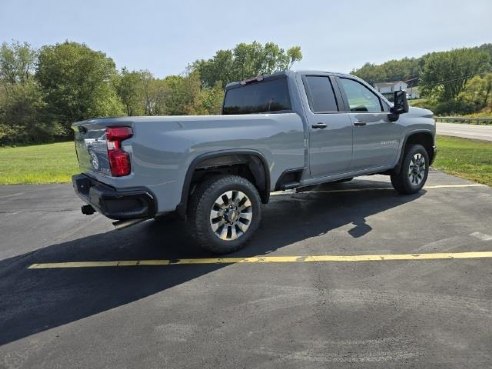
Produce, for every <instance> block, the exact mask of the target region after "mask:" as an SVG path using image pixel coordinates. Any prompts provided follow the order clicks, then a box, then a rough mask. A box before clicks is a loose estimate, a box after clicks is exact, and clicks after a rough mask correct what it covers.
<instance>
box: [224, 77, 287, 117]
mask: <svg viewBox="0 0 492 369" xmlns="http://www.w3.org/2000/svg"><path fill="white" fill-rule="evenodd" d="M291 109H292V107H291V103H290V96H289V88H288V86H287V79H286V78H276V79H270V80H268V79H267V80H263V81H261V82H253V83H249V84H247V85H245V86H240V87H234V88H231V89H229V90H227V91H226V95H225V99H224V107H223V109H222V114H226V115H227V114H258V113H269V112H276V111H285V110H291Z"/></svg>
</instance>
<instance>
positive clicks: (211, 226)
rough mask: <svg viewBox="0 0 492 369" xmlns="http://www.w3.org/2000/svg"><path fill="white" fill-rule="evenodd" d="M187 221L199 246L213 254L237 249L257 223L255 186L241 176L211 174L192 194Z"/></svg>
mask: <svg viewBox="0 0 492 369" xmlns="http://www.w3.org/2000/svg"><path fill="white" fill-rule="evenodd" d="M188 221H189V227H190V230H191V235H192V237H193V239H194V240H195V241H196V243H197V244H198V246H200V247H201V248H203V249H205V250H208V251H211V252H213V253H215V254H226V253H230V252H233V251H236V250H239V249H240V248H242V247H244V246H245V245H246V243H247V242H248V240H249V239H250V238H251V236H252V235H253V234H254V233H255V231H256V230H257V228H258V226H259V225H260V221H261V200H260V195H259V194H258V190H257V189H256V187H255V186H254V185H253V184H252V183H251V182H250V181H248V180H247V179H245V178H243V177H239V176H234V175H225V176H214V177H211V178H209V179H207V180H205V181H204V182H202V183H201V184H200V185H198V187H197V188H196V189H195V191H194V192H193V194H192V195H191V199H190V205H189V207H188Z"/></svg>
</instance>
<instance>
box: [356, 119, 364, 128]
mask: <svg viewBox="0 0 492 369" xmlns="http://www.w3.org/2000/svg"><path fill="white" fill-rule="evenodd" d="M366 124H367V122H363V121H361V120H356V121H355V122H354V126H357V127H360V126H365V125H366Z"/></svg>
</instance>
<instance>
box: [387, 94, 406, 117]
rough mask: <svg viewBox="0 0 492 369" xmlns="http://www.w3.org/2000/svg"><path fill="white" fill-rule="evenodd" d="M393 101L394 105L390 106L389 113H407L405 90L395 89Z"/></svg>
mask: <svg viewBox="0 0 492 369" xmlns="http://www.w3.org/2000/svg"><path fill="white" fill-rule="evenodd" d="M393 101H394V105H393V107H392V108H391V113H393V114H397V115H400V114H403V113H408V101H407V92H406V91H395V95H394V97H393Z"/></svg>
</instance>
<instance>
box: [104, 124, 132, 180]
mask: <svg viewBox="0 0 492 369" xmlns="http://www.w3.org/2000/svg"><path fill="white" fill-rule="evenodd" d="M132 136H133V131H132V129H131V128H130V127H108V128H106V143H107V146H108V158H109V167H110V168H111V174H112V175H113V176H115V177H121V176H127V175H128V174H130V172H131V170H132V168H131V165H130V155H129V154H128V153H127V152H125V151H123V150H122V149H121V141H123V140H126V139H127V138H130V137H132Z"/></svg>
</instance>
